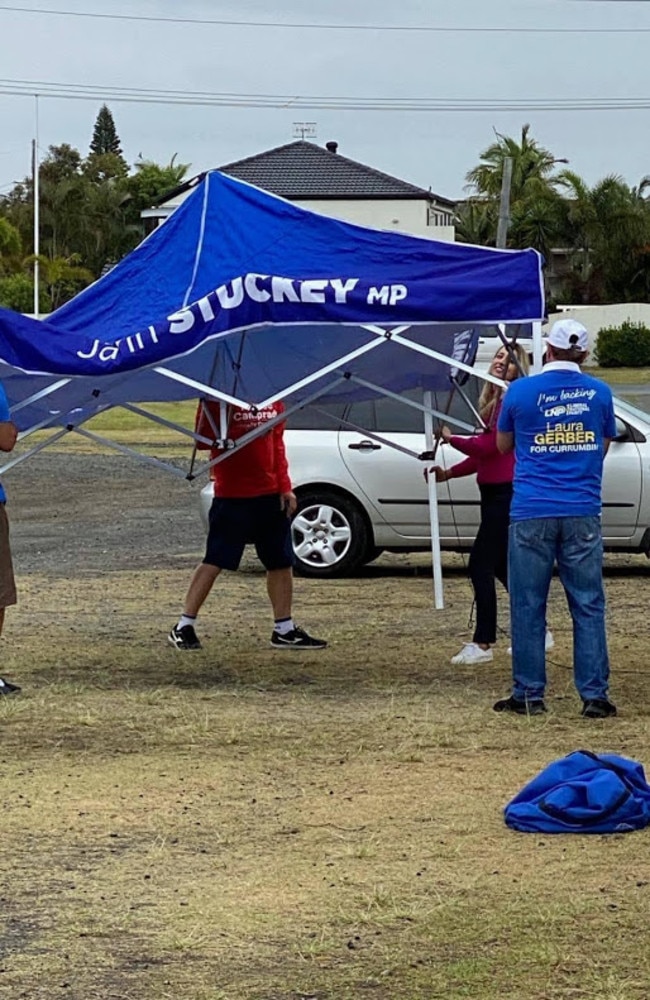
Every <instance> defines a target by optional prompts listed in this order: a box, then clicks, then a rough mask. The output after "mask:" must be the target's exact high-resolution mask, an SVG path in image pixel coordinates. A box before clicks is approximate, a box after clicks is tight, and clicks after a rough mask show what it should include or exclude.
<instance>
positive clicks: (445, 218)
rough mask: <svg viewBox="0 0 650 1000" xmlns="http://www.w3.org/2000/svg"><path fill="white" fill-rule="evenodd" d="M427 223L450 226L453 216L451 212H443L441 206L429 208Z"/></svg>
mask: <svg viewBox="0 0 650 1000" xmlns="http://www.w3.org/2000/svg"><path fill="white" fill-rule="evenodd" d="M429 225H430V226H451V225H453V216H452V214H451V212H445V211H444V209H441V208H430V209H429Z"/></svg>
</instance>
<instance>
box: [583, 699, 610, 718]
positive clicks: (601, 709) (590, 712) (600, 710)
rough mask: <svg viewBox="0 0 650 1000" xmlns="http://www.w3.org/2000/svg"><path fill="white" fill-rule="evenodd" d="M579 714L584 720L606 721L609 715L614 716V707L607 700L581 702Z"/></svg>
mask: <svg viewBox="0 0 650 1000" xmlns="http://www.w3.org/2000/svg"><path fill="white" fill-rule="evenodd" d="M580 714H581V715H582V717H583V718H584V719H608V718H609V717H610V715H616V705H612V703H611V701H608V699H607V698H593V699H592V700H591V701H583V703H582V712H581V713H580Z"/></svg>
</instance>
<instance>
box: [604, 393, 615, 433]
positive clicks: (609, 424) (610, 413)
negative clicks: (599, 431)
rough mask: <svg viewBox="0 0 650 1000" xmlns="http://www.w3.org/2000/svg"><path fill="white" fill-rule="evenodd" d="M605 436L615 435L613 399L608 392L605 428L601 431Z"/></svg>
mask: <svg viewBox="0 0 650 1000" xmlns="http://www.w3.org/2000/svg"><path fill="white" fill-rule="evenodd" d="M603 433H604V435H605V437H606V438H615V437H616V416H615V414H614V399H613V397H612V394H611V393H610V394H609V401H608V405H607V406H606V408H605V428H604V431H603Z"/></svg>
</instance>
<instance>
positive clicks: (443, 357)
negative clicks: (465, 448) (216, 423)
mask: <svg viewBox="0 0 650 1000" xmlns="http://www.w3.org/2000/svg"><path fill="white" fill-rule="evenodd" d="M543 315H544V301H543V284H542V260H541V257H540V255H539V254H538V253H537V252H536V251H535V250H521V251H508V250H493V249H489V248H483V247H475V246H466V245H462V244H455V243H437V242H433V241H432V240H428V239H426V238H423V237H415V236H407V235H403V234H400V233H392V232H384V231H378V230H373V229H368V228H364V227H362V226H357V225H352V224H351V223H348V222H342V221H338V220H336V219H332V218H328V217H324V216H321V215H318V214H316V213H314V212H309V211H306V210H305V209H302V208H299V207H298V206H296V205H293V204H291V203H290V202H287V201H284V200H283V199H282V198H278V197H276V196H274V195H270V194H267V193H265V192H263V191H260V190H258V189H256V188H254V187H252V186H250V185H248V184H245V183H243V182H241V181H236V180H233V179H232V178H229V177H226V176H224V175H223V174H219V173H217V172H213V173H209V174H207V175H206V176H205V178H204V179H203V181H202V182H201V184H200V185H198V186H197V187H196V189H195V190H194V192H193V193H192V194H191V195H190V197H188V198H187V199H186V200H185V202H184V203H183V204H182V205H181V206H180V207H179V208H178V209H177V210H176V211H175V212H174V213H173V215H172V216H171V217H170V218H169V219H168V220H167V221H166V222H165V223H164V225H162V226H161V227H160V228H159V229H157V230H155V231H154V232H153V233H152V234H151V236H150V237H148V238H147V239H146V240H145V241H144V242H143V243H142V244H141V245H140V246H139V247H137V248H136V249H135V250H134V251H133V252H132V253H131V254H129V255H128V256H127V257H126V258H125V259H124V260H123V261H121V262H120V263H119V264H118V265H117V266H116V267H115V268H114V269H113V270H112V271H110V272H109V273H108V274H107V275H105V276H104V277H103V278H101V279H100V280H99V281H97V282H96V283H95V284H94V285H91V286H90V287H89V288H87V289H86V290H85V291H83V292H81V294H79V295H77V296H76V297H75V298H74V299H72V300H71V301H70V302H68V303H66V305H64V306H63V307H62V308H61V309H58V310H57V311H56V312H55V313H53V314H52V315H51V316H50V317H49V319H48V320H47V321H46V322H43V323H39V322H38V321H35V320H30V319H29V318H27V317H25V316H22V315H19V314H16V313H12V312H9V311H7V310H0V362H2V363H3V364H2V365H0V378H1V379H2V381H3V383H4V384H5V386H6V389H7V394H8V396H9V399H10V402H11V404H12V416H13V418H14V419H15V420H16V423H17V424H18V426H19V428H20V429H21V430H23V431H24V432H25V434H29V433H31V432H33V431H36V430H39V429H41V428H45V427H48V428H51V429H52V433H51V435H50V437H49V438H47V440H46V441H45V442H39V443H38V444H37V445H36V446H35V447H34V448H32V449H31V450H30V451H28V452H27V453H26V454H23V455H19V456H14V457H12V459H11V460H10V461H9V462H8V463H7V464H5V466H4V469H7V468H8V467H10V466H11V465H14V464H16V463H17V462H20V461H24V460H25V458H27V457H29V455H31V454H34V453H35V452H36V451H38V450H40V449H41V448H42V447H45V446H46V445H47V444H48V443H51V442H53V441H54V440H57V439H59V438H60V437H61V436H62V435H64V434H65V433H68V432H71V431H77V432H78V433H81V434H86V435H88V436H90V437H93V436H94V437H96V435H93V434H92V433H91V432H90V431H89V430H87V429H82V426H81V425H82V424H84V423H86V421H88V420H89V419H90V418H91V417H92V416H93V415H94V414H95V413H97V412H99V411H101V410H102V409H105V408H107V407H110V406H116V405H122V406H126V407H129V408H131V409H134V408H135V409H136V410H137V412H143V413H144V415H145V416H149V417H150V418H151V419H152V420H158V421H161V418H160V417H159V416H156V415H155V414H151V413H147V412H146V411H142V410H141V409H140V408H139V407H137V406H135V404H136V403H137V402H138V401H159V400H160V401H163V400H171V399H179V398H187V397H192V396H193V397H197V396H200V397H209V398H213V399H214V398H216V399H219V400H220V401H221V402H222V403H223V404H224V405H223V406H222V407H221V419H220V432H221V436H222V438H223V439H224V444H226V443H229V444H232V442H226V441H225V435H226V433H227V431H226V428H227V421H226V419H225V404H229V403H234V404H237V405H240V406H245V407H251V406H257V407H263V406H266V405H268V404H269V403H271V402H274V401H276V400H279V399H287V400H289V402H290V407H294V406H300V405H301V404H303V403H307V402H309V401H311V400H312V399H314V398H317V397H318V398H323V397H326V396H329V398H338V399H350V398H358V397H359V396H367V395H368V394H373V393H388V394H394V395H397V396H398V398H400V393H404V392H405V391H406V390H407V389H412V388H414V387H416V388H420V389H422V391H423V392H422V403H421V404H420V408H421V409H422V410H423V425H424V428H425V432H426V434H425V437H426V443H427V449H429V448H430V447H431V445H432V440H433V423H432V419H433V417H434V416H435V415H436V410H435V404H434V402H433V401H432V392H433V390H436V389H437V388H440V387H442V386H444V385H448V384H449V378H450V372H453V371H454V370H456V371H457V372H458V373H462V372H471V370H472V369H471V365H472V363H473V360H474V357H475V354H476V347H477V342H478V330H479V329H482V330H483V331H484V332H488V331H487V328H488V327H489V326H491V325H492V326H497V325H498V328H499V331H500V333H501V334H502V335H504V334H505V332H506V330H507V329H508V328H511V329H512V328H514V330H513V331H512V332H516V333H518V334H519V335H521V334H523V333H524V332H525V333H528V332H529V327H530V325H531V324H532V325H533V330H534V333H535V334H536V335H537V338H538V342H539V336H540V334H541V323H540V321H541V320H542V317H543ZM538 346H539V343H538ZM484 377H487V378H491V376H489V375H488V376H484ZM407 402H408V404H409V405H412V403H413V401H407ZM416 405H418V404H416ZM438 415H439V416H444V414H438ZM276 419H280V417H277V418H276ZM162 422H163V423H167V421H166V420H164V419H162ZM57 426H58V427H59V428H61V429H60V430H56V427H57ZM266 426H268V425H266ZM179 429H182V430H184V432H185V433H187V434H189V435H190V437H195V435H194V432H193V429H184V428H179ZM263 429H264V428H262V430H263ZM257 433H259V431H252V432H251V433H250V435H245V436H244V438H242V439H240V440H239V441H238V442H237V444H238V446H242V445H244V444H245V443H246V441H247V438H250V437H251V436H253V435H255V434H257ZM114 447H116V448H118V450H121V451H124V452H128V451H129V449H126V448H124V447H123V446H120V445H118V444H117V443H114ZM139 457H142V456H139ZM227 457H228V451H227V450H226V451H224V452H223V454H222V455H220V456H219V457H217V458H216V459H214V461H221V460H223V459H225V458H227ZM146 460H147V461H155V462H158V460H157V459H152V458H150V457H149V458H147V459H146ZM158 464H161V465H162V464H164V463H162V462H161V463H158ZM0 471H2V470H0ZM174 471H176V472H177V473H178V472H179V470H178V469H175V470H174ZM181 474H183V473H181ZM192 475H193V460H192V462H191V464H190V470H189V473H188V478H191V477H192ZM429 496H430V509H431V519H432V540H433V546H432V547H433V550H434V582H435V587H434V589H435V592H436V606H437V607H442V585H441V568H440V559H439V546H438V543H437V538H436V526H437V506H436V499H435V482H434V478H433V477H429ZM436 552H437V558H436Z"/></svg>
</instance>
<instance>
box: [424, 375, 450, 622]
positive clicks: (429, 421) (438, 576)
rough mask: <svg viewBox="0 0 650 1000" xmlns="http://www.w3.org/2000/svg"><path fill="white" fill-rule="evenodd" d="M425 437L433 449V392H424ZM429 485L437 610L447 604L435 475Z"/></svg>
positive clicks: (432, 557) (432, 563) (428, 449)
mask: <svg viewBox="0 0 650 1000" xmlns="http://www.w3.org/2000/svg"><path fill="white" fill-rule="evenodd" d="M424 405H425V406H426V408H427V412H426V413H425V414H424V439H425V443H426V448H427V451H433V417H432V415H431V413H430V412H429V411H430V410H432V409H433V398H432V395H431V392H425V393H424ZM427 483H428V486H429V519H430V521H431V565H432V569H433V603H434V607H435V608H436V611H440V610H441V609H442V608H444V606H445V602H444V598H443V593H442V559H441V558H440V519H439V517H438V490H437V483H436V478H435V476H428V477H427Z"/></svg>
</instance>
